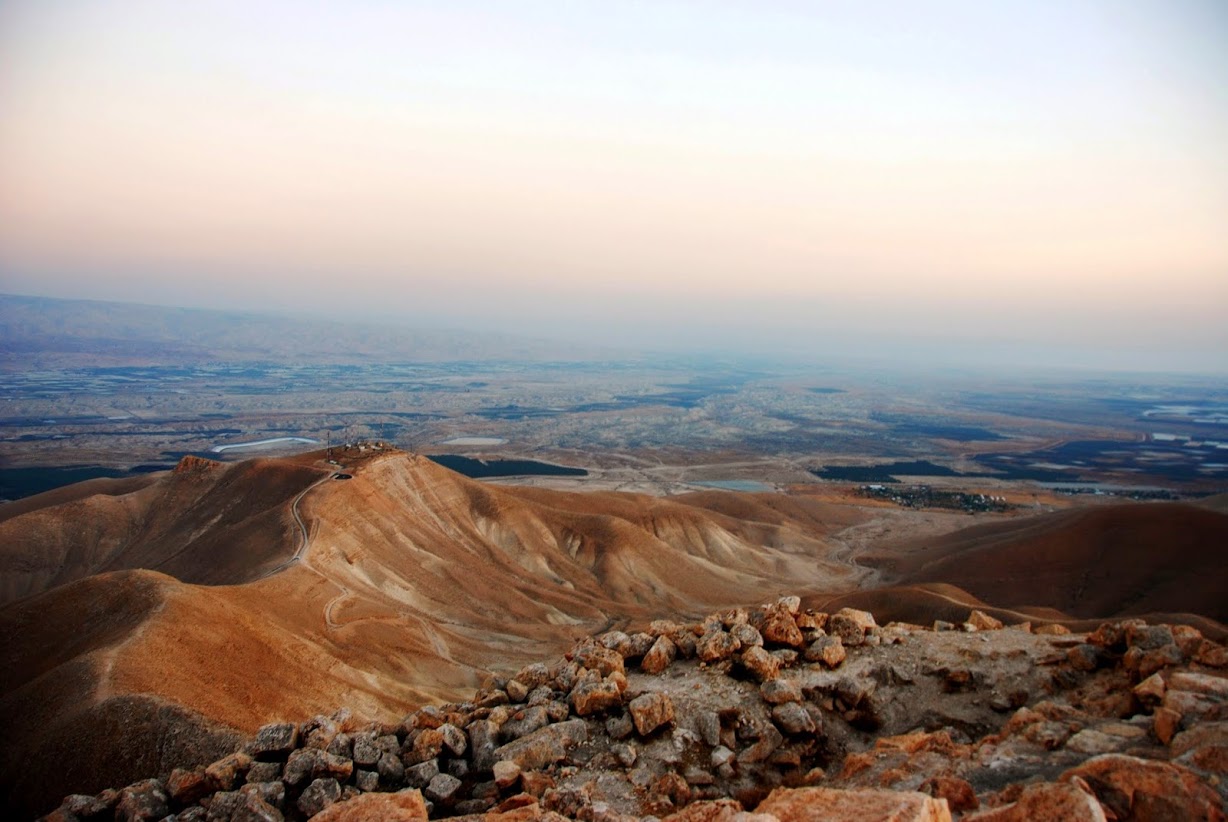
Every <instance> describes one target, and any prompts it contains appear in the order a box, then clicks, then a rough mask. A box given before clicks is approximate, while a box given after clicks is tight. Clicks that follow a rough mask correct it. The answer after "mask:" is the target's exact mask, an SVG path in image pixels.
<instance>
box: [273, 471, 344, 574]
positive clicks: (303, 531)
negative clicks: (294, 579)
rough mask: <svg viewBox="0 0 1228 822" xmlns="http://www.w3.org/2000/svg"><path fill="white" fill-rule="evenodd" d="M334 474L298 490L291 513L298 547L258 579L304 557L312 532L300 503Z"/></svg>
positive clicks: (279, 570)
mask: <svg viewBox="0 0 1228 822" xmlns="http://www.w3.org/2000/svg"><path fill="white" fill-rule="evenodd" d="M333 476H335V474H334V473H333V472H331V471H330V472H329V473H328V474H327V475H326V476H324V477H321V478H320V479H318V480H316V481H315V482H313V483H312V484H311V485H308V486H307V487H306V488H304V489H303V490H302V491H299V492H298V496H296V497H295V498H294V501H293V502H291V503H290V515H291V516H292V517H294V524H295V525H296V526H298V531H299V543H298V548H296V549H295V550H294V555H293V556H291V557H290V558H289V559H287V560H286V561H285V562H283V563H281V564H280V565H278V566H277V567H275V568H273V569H271V570H269V571H267V572H266V573H264V574H262V575H261V576H259V577H257V578H256V579H257V580H260V579H268V578H269V577H271V576H273V575H274V574H276V573H279V572H281V571H284V570H285V569H287V568H289V567H290V566H291V565H293V564H294V563H296V562H298V561H299V560H300V559H302V558H303V555H304V554H305V553H306V552H307V549H308V547H310V545H311V534H310V532H309V531H308V530H307V525H306V523H304V522H303V515H302V514H301V513H300V512H299V510H298V504H299V503H300V502H302V501H303V497H305V496H307V492H309V491H312V490H314V489H315V488H317V487H319V486H321V485H323V484H324V483H326V482H328V481H330V480H331V479H332V478H333ZM312 570H314V569H312Z"/></svg>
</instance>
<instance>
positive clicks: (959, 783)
mask: <svg viewBox="0 0 1228 822" xmlns="http://www.w3.org/2000/svg"><path fill="white" fill-rule="evenodd" d="M921 792H922V793H927V794H929V795H930V796H932V797H934V798H935V799H945V800H946V801H947V806H948V807H949V808H950V809H951V810H952V811H955V812H956V813H966V812H968V811H975V810H976V809H977V808H979V807H980V806H981V802H980V800H979V799H977V798H976V791H974V790H973V788H972V785H971V784H969V783H968V781H967V780H964V779H960V778H958V777H954V776H936V777H932V778H930V779H927V780H926V781H925V783H924V784H923V785H922V786H921Z"/></svg>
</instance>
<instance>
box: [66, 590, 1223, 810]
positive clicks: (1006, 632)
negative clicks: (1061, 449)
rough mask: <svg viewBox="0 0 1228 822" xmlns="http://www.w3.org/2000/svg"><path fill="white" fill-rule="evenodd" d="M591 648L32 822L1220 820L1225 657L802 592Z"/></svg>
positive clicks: (1104, 633) (1176, 633) (1195, 634)
mask: <svg viewBox="0 0 1228 822" xmlns="http://www.w3.org/2000/svg"><path fill="white" fill-rule="evenodd" d="M643 627H644V630H642V631H637V632H633V633H626V632H622V631H610V632H607V633H603V634H600V635H598V636H595V637H591V638H589V639H586V640H584V641H582V642H581V643H579V644H578V645H576V646H575V647H574V648H572V649H571V650H570V651H569V652H568V653H567V654H565V655H564V656H563V657H561V658H559V659H556V660H554V661H552V662H549V663H544V662H543V663H535V664H531V665H527V666H525V667H524V668H522V669H520V670H519V671H515V672H508V673H507V674H505V675H493V674H492V675H491V676H489V677H488V679H487V682H486V683H484V687H482V688H480V689H479V690H477V691H476V693H474V694H473V697H472V699H470V700H469V701H467V702H463V703H450V704H442V705H432V706H427V707H423V708H421V709H419V710H417V711H414V712H413V713H411V714H409V715H408V716H406V717H405V718H404V719H403V720H402V721H401V722H399V723H396V724H387V723H385V724H371V723H365V724H364V723H361V722H359V721H358V720H356V719H354V718H353V717H352V716H351V714H350V713H349V711H347V710H346V709H344V708H342V709H341V710H339V711H337V712H336V713H335V714H333V715H332V716H317V717H315V718H313V719H310V720H308V721H306V722H303V723H298V724H295V723H280V724H270V725H266V726H265V727H263V728H261V729H260V730H259V732H258V733H257V734H256V735H255V736H254V738H251V739H250V740H248V741H247V742H246V743H245V744H244V745H243V746H242V747H241V748H240V749H238V750H236V751H234V752H233V753H231V754H229V755H228V756H225V757H223V758H222V759H220V760H218V761H216V762H214V763H213V764H211V765H209V766H207V767H199V768H194V769H176V770H173V771H172V772H171V773H169V774H151V775H150V777H149V778H147V779H144V780H141V781H138V782H136V783H134V784H131V785H128V786H126V787H122V788H116V789H110V790H104V791H102V792H101V793H99V794H97V795H94V796H83V795H73V796H69V797H66V798H65V799H64V801H63V803H62V804H61V805H60V807H59V808H58V809H56V810H55V811H53V812H52V813H50V814H48V815H47V816H46V817H44V818H45V819H47V820H56V821H57V822H70V821H71V820H101V819H107V820H110V819H116V820H177V821H178V822H189V821H190V820H301V819H315V820H321V821H322V822H340V821H341V820H353V821H355V822H356V821H357V820H411V819H428V818H431V819H435V818H444V817H451V818H460V819H486V820H491V821H492V822H494V821H495V820H529V819H580V820H611V821H613V820H624V819H643V818H654V817H655V818H658V819H666V820H677V822H684V821H688V820H694V821H695V822H699V821H700V820H705V821H706V820H734V819H746V820H750V819H756V820H765V822H766V821H767V820H772V819H779V820H795V819H797V820H802V819H816V820H817V819H823V820H846V819H847V820H897V821H898V822H904V821H905V820H909V821H910V822H911V821H912V820H916V821H917V822H920V821H921V820H950V819H963V820H981V821H982V822H989V820H993V821H994V822H1007V821H1008V820H1020V821H1022V820H1089V822H1090V821H1091V820H1131V819H1137V820H1160V819H1163V820H1170V819H1172V820H1177V819H1180V820H1186V819H1191V820H1192V819H1205V820H1222V819H1224V818H1225V813H1224V809H1225V803H1226V801H1228V649H1226V648H1225V647H1224V645H1222V644H1220V643H1218V642H1215V641H1212V640H1211V639H1208V638H1206V637H1204V636H1203V635H1202V634H1201V633H1200V632H1199V631H1198V630H1197V629H1195V628H1192V627H1189V626H1183V625H1176V626H1170V625H1154V624H1148V623H1146V622H1144V621H1142V620H1137V619H1131V620H1125V621H1120V622H1108V623H1104V624H1102V625H1101V626H1100V627H1099V628H1097V629H1096V630H1094V631H1092V632H1089V633H1070V632H1069V631H1068V630H1067V629H1064V628H1062V627H1060V626H1056V625H1042V626H1038V627H1033V626H1032V625H1030V624H1027V623H1024V624H1018V625H1011V626H1004V625H1003V624H1002V623H1001V622H999V621H998V620H996V619H995V618H993V617H992V616H989V615H987V614H985V613H983V612H981V611H976V610H974V611H972V612H971V613H970V614H969V615H968V617H967V619H966V621H964V622H963V623H962V624H954V623H945V622H944V623H936V624H934V625H932V626H919V625H912V624H907V623H899V622H896V623H890V624H888V625H885V626H880V625H878V624H877V623H876V621H875V619H874V617H873V616H872V615H871V614H870V613H868V612H865V611H858V610H853V609H847V608H846V609H842V610H840V611H837V612H836V613H831V614H828V613H817V612H814V611H808V610H803V609H801V607H800V600H799V599H798V598H797V597H785V598H782V599H780V600H778V601H776V602H773V603H770V604H767V605H764V606H762V607H759V608H754V609H734V610H730V611H726V612H723V613H718V614H713V615H711V616H709V617H707V618H706V619H703V620H701V621H699V622H695V623H688V624H684V623H678V622H671V621H657V622H653V623H651V624H649V625H647V626H643Z"/></svg>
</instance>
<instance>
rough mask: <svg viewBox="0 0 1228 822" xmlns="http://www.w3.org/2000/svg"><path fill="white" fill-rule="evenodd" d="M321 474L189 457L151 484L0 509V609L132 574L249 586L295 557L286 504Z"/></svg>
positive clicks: (114, 484)
mask: <svg viewBox="0 0 1228 822" xmlns="http://www.w3.org/2000/svg"><path fill="white" fill-rule="evenodd" d="M329 474H330V472H328V471H326V470H324V469H320V468H313V467H311V466H307V465H300V464H297V463H294V462H289V461H275V460H250V461H246V462H242V463H236V464H233V465H222V464H219V463H211V462H208V461H205V460H199V461H193V460H190V459H187V460H185V461H184V463H182V464H181V467H180V470H176V471H174V472H172V473H170V474H166V475H163V476H161V477H159V478H157V479H154V478H149V477H139V478H135V479H122V480H92V481H90V482H87V483H81V484H80V485H81V486H85V487H84V488H79V487H78V486H75V485H74V486H68V487H67V488H64V489H56V490H54V491H49V492H47V493H45V494H39V495H37V496H35V497H31V498H29V499H25V500H21V501H19V502H17V503H10V504H8V505H5V506H0V511H2V512H3V515H2V516H0V580H2V582H0V603H2V602H11V601H13V600H15V599H19V598H21V597H23V596H28V595H30V594H34V593H38V592H40V591H45V590H47V589H49V588H52V587H55V586H57V585H63V584H65V583H68V582H72V581H74V580H77V579H81V578H83V577H86V576H89V575H91V574H97V573H102V572H106V571H116V570H123V569H133V568H146V569H150V570H157V571H162V572H163V573H166V574H170V575H171V576H174V577H176V578H177V579H179V580H181V581H183V582H192V583H200V584H206V585H223V584H237V583H241V582H247V581H250V580H252V579H256V578H258V577H259V576H261V575H263V574H265V573H267V572H268V571H270V570H272V569H273V568H275V567H276V566H277V565H278V564H279V563H280V562H283V561H285V560H286V559H288V558H289V557H290V556H291V555H292V554H293V552H294V550H295V548H296V546H297V539H298V529H297V528H295V527H294V523H293V520H292V517H291V515H290V511H289V505H290V503H291V501H292V500H293V499H294V497H295V496H296V495H298V494H299V493H301V492H302V491H303V490H305V489H306V488H308V487H309V486H310V485H311V484H312V483H313V482H316V481H318V480H320V479H322V478H326V477H328V476H329ZM86 492H89V493H88V494H87V493H86ZM10 506H12V507H14V509H15V510H13V511H12V512H10V511H9V510H8V509H9V508H10Z"/></svg>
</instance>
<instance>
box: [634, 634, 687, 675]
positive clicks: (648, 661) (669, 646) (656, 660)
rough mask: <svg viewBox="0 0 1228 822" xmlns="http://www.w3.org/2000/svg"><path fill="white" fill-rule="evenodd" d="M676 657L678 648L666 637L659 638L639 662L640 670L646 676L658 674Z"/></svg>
mask: <svg viewBox="0 0 1228 822" xmlns="http://www.w3.org/2000/svg"><path fill="white" fill-rule="evenodd" d="M677 656H678V646H676V645H674V643H673V641H672V640H671V639H670V638H669V637H667V636H659V637H657V639H656V641H655V642H653V644H652V648H650V649H649V651H648V653H646V654H644V659H643V661H641V662H640V670H642V671H643V672H644V673H646V674H659V673H661V672H662V671H664V670H665V669H666V668H668V667H669V666H670V663H672V662H673V661H674V659H675V657H677Z"/></svg>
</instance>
